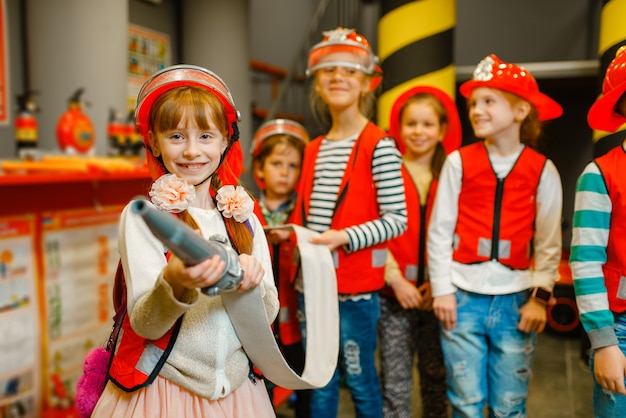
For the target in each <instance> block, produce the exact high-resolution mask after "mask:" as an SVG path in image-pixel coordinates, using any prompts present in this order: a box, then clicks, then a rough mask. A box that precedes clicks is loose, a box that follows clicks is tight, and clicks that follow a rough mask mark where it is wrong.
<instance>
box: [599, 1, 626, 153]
mask: <svg viewBox="0 0 626 418" xmlns="http://www.w3.org/2000/svg"><path fill="white" fill-rule="evenodd" d="M624 16H626V0H606V1H605V2H604V4H603V6H602V15H601V17H600V37H599V38H600V39H599V47H598V54H599V56H600V70H599V72H598V77H599V83H598V93H601V91H602V81H603V80H604V73H605V72H606V68H607V67H608V66H609V64H610V63H611V61H612V60H613V58H615V53H616V52H617V50H618V49H619V48H620V47H621V46H623V45H626V25H625V24H624ZM625 129H626V125H625V126H622V127H620V128H619V129H618V130H617V131H615V132H614V133H613V132H604V131H594V133H593V141H594V144H595V145H594V156H595V157H598V156H600V155H602V154H604V153H605V152H607V151H608V150H610V149H611V148H613V147H615V146H616V145H618V144H620V143H621V142H622V141H623V139H624V137H626V130H625Z"/></svg>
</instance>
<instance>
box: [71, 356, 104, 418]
mask: <svg viewBox="0 0 626 418" xmlns="http://www.w3.org/2000/svg"><path fill="white" fill-rule="evenodd" d="M111 354H112V351H107V350H106V348H104V347H96V348H93V349H91V350H90V351H89V353H87V356H86V357H85V360H84V362H83V374H82V376H81V377H80V378H79V379H78V382H77V383H76V397H75V398H74V405H75V406H76V409H77V410H78V413H79V414H80V417H81V418H88V417H90V416H91V413H92V412H93V409H94V408H95V406H96V403H98V399H100V395H101V394H102V391H104V386H105V385H106V381H107V371H108V369H109V362H110V360H111Z"/></svg>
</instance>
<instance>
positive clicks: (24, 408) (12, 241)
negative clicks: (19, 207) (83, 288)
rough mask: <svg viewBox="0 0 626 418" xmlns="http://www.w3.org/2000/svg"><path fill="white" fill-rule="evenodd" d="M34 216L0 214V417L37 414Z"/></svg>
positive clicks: (36, 415)
mask: <svg viewBox="0 0 626 418" xmlns="http://www.w3.org/2000/svg"><path fill="white" fill-rule="evenodd" d="M35 236H36V232H35V220H34V217H33V216H19V217H5V218H0V335H1V336H2V337H1V338H0V353H2V355H1V356H0V417H33V418H34V417H38V416H39V413H38V412H39V407H40V405H39V403H40V402H39V400H40V399H41V396H40V387H41V381H40V374H41V361H40V350H39V347H40V344H41V341H40V332H39V330H40V327H41V325H40V322H39V306H38V301H37V294H38V291H37V282H38V280H37V278H38V268H37V261H36V257H35V254H36V253H35V247H36V245H35Z"/></svg>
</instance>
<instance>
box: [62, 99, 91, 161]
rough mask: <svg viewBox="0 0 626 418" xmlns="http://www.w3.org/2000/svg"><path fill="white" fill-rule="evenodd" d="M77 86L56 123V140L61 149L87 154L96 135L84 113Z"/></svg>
mask: <svg viewBox="0 0 626 418" xmlns="http://www.w3.org/2000/svg"><path fill="white" fill-rule="evenodd" d="M83 91H84V89H82V88H79V89H78V90H76V92H74V94H73V95H72V97H70V99H69V106H68V109H67V111H66V112H65V113H63V114H62V115H61V117H60V118H59V121H58V123H57V140H58V142H59V146H60V147H61V150H63V151H65V152H68V153H78V154H87V153H89V151H91V150H92V148H93V145H94V142H95V140H96V135H95V132H94V127H93V124H92V123H91V120H90V119H89V117H87V115H86V114H85V113H83V110H82V109H83V103H82V102H81V100H80V98H81V95H82V94H83Z"/></svg>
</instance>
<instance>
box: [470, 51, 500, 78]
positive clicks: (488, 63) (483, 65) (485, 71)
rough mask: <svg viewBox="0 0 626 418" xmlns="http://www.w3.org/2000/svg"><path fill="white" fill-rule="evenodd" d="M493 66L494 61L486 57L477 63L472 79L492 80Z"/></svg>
mask: <svg viewBox="0 0 626 418" xmlns="http://www.w3.org/2000/svg"><path fill="white" fill-rule="evenodd" d="M493 64H495V61H494V60H493V58H491V57H486V58H485V59H483V60H482V61H480V62H479V63H478V65H477V66H476V68H475V69H474V74H473V78H474V80H477V81H489V80H491V79H492V78H493V73H492V70H493Z"/></svg>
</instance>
